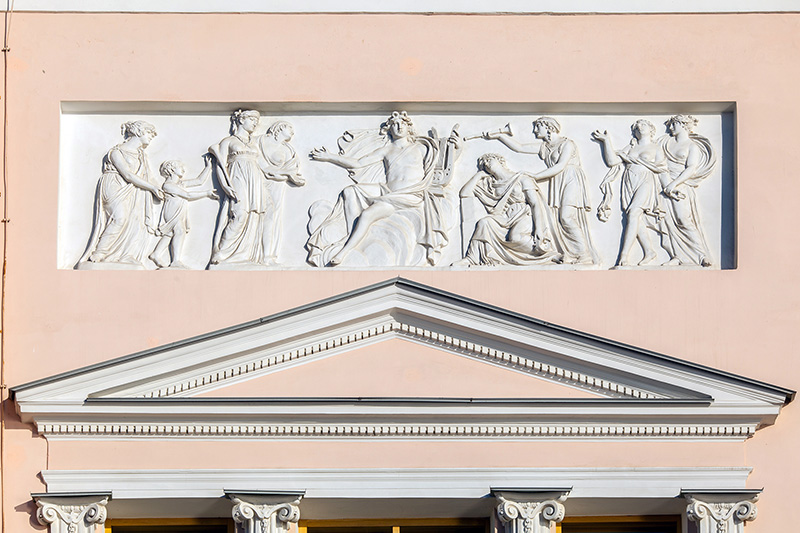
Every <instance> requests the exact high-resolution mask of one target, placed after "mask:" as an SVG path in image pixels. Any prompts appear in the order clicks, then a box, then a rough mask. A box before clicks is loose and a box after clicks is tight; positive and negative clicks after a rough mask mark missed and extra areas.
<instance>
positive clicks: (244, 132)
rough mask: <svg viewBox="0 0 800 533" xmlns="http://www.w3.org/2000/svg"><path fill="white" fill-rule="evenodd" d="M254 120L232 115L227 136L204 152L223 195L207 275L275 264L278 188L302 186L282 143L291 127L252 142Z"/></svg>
mask: <svg viewBox="0 0 800 533" xmlns="http://www.w3.org/2000/svg"><path fill="white" fill-rule="evenodd" d="M260 119H261V116H260V114H259V113H258V111H255V110H239V111H236V112H235V113H234V114H233V115H231V135H229V136H228V137H225V138H224V139H222V140H221V141H220V142H219V143H218V144H215V145H213V146H211V147H210V148H209V149H208V151H209V152H210V153H211V155H212V156H213V157H214V160H215V161H216V169H217V180H218V181H219V184H220V187H221V189H222V190H223V191H224V193H225V195H224V200H223V203H222V208H221V211H220V215H219V222H218V224H217V230H216V232H215V234H214V244H213V247H212V253H211V261H210V262H209V268H210V269H216V268H220V269H225V268H228V269H239V268H241V269H249V268H258V267H261V266H265V265H266V266H269V265H274V264H277V262H278V252H277V243H278V235H279V233H280V232H281V231H282V230H281V225H280V222H281V220H280V216H281V213H282V204H283V185H282V182H286V181H287V180H291V181H292V183H294V184H296V185H302V184H303V181H302V178H301V177H300V174H299V168H298V164H297V157H296V154H295V153H294V150H293V149H292V148H291V145H289V143H288V141H289V140H291V138H292V135H293V133H292V127H291V125H290V124H288V123H286V124H285V125H278V126H276V127H275V128H274V129H273V130H271V131H270V132H268V133H267V134H265V135H264V138H262V139H260V140H258V139H255V138H254V136H253V134H254V133H255V131H256V127H257V126H258V123H259V121H260ZM267 158H269V159H267Z"/></svg>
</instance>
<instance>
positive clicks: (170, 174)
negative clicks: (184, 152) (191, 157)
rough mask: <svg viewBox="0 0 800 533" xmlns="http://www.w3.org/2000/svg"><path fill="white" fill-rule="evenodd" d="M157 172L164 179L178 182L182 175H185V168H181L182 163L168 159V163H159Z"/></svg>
mask: <svg viewBox="0 0 800 533" xmlns="http://www.w3.org/2000/svg"><path fill="white" fill-rule="evenodd" d="M158 172H159V173H160V174H161V175H162V176H163V177H164V179H168V180H169V179H174V180H180V179H181V178H183V175H184V174H186V167H185V166H183V163H182V162H180V161H178V160H176V159H170V160H169V161H164V162H163V163H161V166H159V167H158Z"/></svg>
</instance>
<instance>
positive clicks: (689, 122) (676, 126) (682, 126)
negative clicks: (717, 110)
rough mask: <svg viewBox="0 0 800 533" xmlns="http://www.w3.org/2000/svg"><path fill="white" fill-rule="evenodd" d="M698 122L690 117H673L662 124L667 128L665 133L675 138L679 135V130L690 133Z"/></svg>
mask: <svg viewBox="0 0 800 533" xmlns="http://www.w3.org/2000/svg"><path fill="white" fill-rule="evenodd" d="M698 122H699V121H698V120H697V119H696V118H694V117H693V116H692V115H674V116H672V117H669V119H667V121H666V122H665V123H664V124H665V125H666V126H667V133H669V134H670V135H672V136H673V137H675V136H677V135H678V134H679V133H680V130H686V132H687V133H692V132H693V131H694V128H695V127H696V126H697V124H698Z"/></svg>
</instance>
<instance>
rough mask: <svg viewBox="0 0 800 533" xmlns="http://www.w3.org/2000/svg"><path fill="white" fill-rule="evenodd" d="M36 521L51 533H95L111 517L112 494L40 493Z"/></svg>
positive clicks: (37, 498)
mask: <svg viewBox="0 0 800 533" xmlns="http://www.w3.org/2000/svg"><path fill="white" fill-rule="evenodd" d="M31 497H32V498H33V499H34V501H35V502H36V507H37V509H36V520H37V521H38V522H39V523H40V524H41V525H43V526H47V527H48V530H49V531H50V533H94V532H95V531H96V528H97V526H100V527H102V526H103V524H104V523H105V521H106V518H107V516H108V514H107V511H106V505H107V504H108V501H109V500H110V499H111V493H106V492H104V493H91V494H89V493H64V494H62V493H37V494H31Z"/></svg>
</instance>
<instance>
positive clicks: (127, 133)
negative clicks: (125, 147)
mask: <svg viewBox="0 0 800 533" xmlns="http://www.w3.org/2000/svg"><path fill="white" fill-rule="evenodd" d="M156 135H157V133H156V127H155V126H153V125H152V124H150V123H149V122H145V121H144V120H132V121H130V122H125V123H123V124H122V136H123V137H124V138H125V140H126V141H127V140H128V139H131V138H133V137H136V138H137V139H139V142H140V143H141V145H142V147H143V148H147V145H149V144H150V142H151V141H152V140H153V138H154V137H155V136H156Z"/></svg>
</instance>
